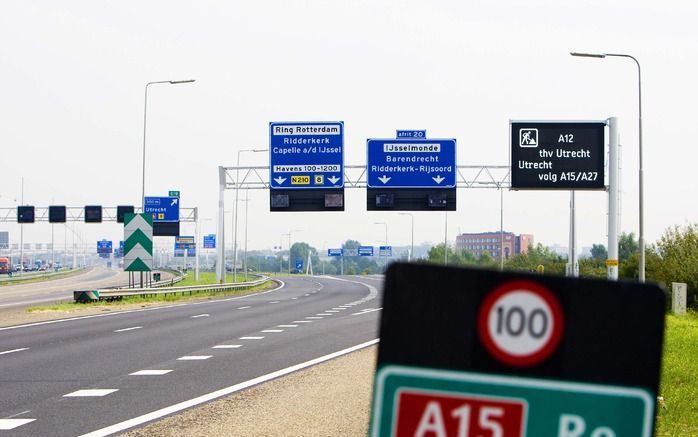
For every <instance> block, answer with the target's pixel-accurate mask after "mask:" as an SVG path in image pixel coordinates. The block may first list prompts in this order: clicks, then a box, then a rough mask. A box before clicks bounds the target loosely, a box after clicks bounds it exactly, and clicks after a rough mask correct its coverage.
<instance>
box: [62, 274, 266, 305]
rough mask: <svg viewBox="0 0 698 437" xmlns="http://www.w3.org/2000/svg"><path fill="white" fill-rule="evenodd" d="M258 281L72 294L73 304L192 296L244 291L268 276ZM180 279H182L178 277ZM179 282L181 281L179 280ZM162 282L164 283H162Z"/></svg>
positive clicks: (106, 290) (260, 276)
mask: <svg viewBox="0 0 698 437" xmlns="http://www.w3.org/2000/svg"><path fill="white" fill-rule="evenodd" d="M255 276H258V277H259V279H257V280H255V281H247V282H236V283H226V284H205V285H190V286H184V287H166V288H161V287H148V288H120V289H101V290H76V291H74V292H73V297H74V299H75V302H96V301H99V300H108V301H111V300H121V299H123V298H124V297H125V296H142V297H148V296H156V295H164V296H167V295H168V294H173V295H176V294H180V293H181V294H182V295H184V294H187V293H189V295H192V294H193V293H195V292H202V291H215V292H224V291H232V290H244V289H246V288H252V287H256V286H257V285H261V284H263V283H265V282H267V281H269V280H271V278H269V277H268V276H264V275H255ZM180 278H182V277H180ZM180 280H181V279H180ZM162 282H164V281H162Z"/></svg>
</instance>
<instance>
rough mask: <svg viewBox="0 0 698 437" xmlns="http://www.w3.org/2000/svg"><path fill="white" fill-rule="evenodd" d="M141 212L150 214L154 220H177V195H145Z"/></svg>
mask: <svg viewBox="0 0 698 437" xmlns="http://www.w3.org/2000/svg"><path fill="white" fill-rule="evenodd" d="M143 212H144V213H146V214H151V215H152V216H153V221H154V222H178V221H179V197H172V196H168V197H146V198H145V202H144V208H143Z"/></svg>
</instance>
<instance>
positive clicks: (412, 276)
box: [371, 263, 665, 437]
mask: <svg viewBox="0 0 698 437" xmlns="http://www.w3.org/2000/svg"><path fill="white" fill-rule="evenodd" d="M664 301H665V297H664V292H663V291H662V290H661V289H659V288H658V287H657V286H655V285H648V284H640V283H619V282H615V281H602V280H591V279H578V278H564V277H556V276H544V275H534V274H523V273H504V272H495V271H487V270H479V269H465V268H448V267H439V266H428V265H418V264H406V263H397V264H393V265H391V267H389V268H388V271H387V273H386V279H385V285H384V296H383V311H382V319H381V323H380V335H379V336H380V338H381V341H380V344H379V350H378V364H377V371H376V378H375V387H374V399H373V411H372V422H371V435H372V436H374V437H378V436H415V435H418V436H440V437H449V436H454V437H456V436H457V437H461V436H464V437H477V436H500V437H524V436H526V437H532V436H557V437H591V436H594V437H611V436H613V437H621V436H628V437H630V436H641V437H651V436H652V434H653V429H654V414H655V399H656V396H657V389H658V385H659V369H660V363H661V352H662V341H663V329H664V310H665V302H664Z"/></svg>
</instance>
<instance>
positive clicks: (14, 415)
mask: <svg viewBox="0 0 698 437" xmlns="http://www.w3.org/2000/svg"><path fill="white" fill-rule="evenodd" d="M31 412H32V410H27V411H22V412H21V413H17V414H13V415H12V416H7V417H6V418H5V419H13V418H15V417H17V416H22V415H25V414H27V413H31Z"/></svg>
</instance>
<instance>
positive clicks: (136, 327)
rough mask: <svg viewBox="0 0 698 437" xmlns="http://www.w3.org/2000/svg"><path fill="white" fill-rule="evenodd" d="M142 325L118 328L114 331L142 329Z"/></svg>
mask: <svg viewBox="0 0 698 437" xmlns="http://www.w3.org/2000/svg"><path fill="white" fill-rule="evenodd" d="M142 328H143V327H142V326H133V327H131V328H124V329H117V330H116V331H114V332H126V331H133V330H134V329H142Z"/></svg>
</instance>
